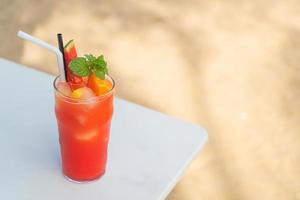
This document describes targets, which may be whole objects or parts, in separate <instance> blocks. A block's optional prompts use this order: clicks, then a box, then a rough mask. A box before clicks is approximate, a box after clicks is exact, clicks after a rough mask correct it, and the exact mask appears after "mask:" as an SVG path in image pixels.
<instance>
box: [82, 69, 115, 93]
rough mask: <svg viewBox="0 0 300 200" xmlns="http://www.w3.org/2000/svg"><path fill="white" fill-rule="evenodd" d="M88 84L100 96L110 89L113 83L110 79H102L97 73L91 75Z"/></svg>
mask: <svg viewBox="0 0 300 200" xmlns="http://www.w3.org/2000/svg"><path fill="white" fill-rule="evenodd" d="M87 86H88V87H89V88H91V89H92V90H93V91H94V93H95V94H96V95H97V96H99V95H103V94H105V93H107V92H108V91H110V90H111V88H112V83H111V82H110V81H109V80H106V79H104V80H102V79H100V78H98V77H97V76H96V75H95V74H92V75H91V76H90V77H89V80H88V84H87Z"/></svg>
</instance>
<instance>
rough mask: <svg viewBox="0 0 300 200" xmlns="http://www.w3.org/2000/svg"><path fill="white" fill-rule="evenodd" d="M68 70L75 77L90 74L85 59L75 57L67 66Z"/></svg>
mask: <svg viewBox="0 0 300 200" xmlns="http://www.w3.org/2000/svg"><path fill="white" fill-rule="evenodd" d="M69 68H70V69H71V71H72V72H73V73H74V74H75V75H77V76H89V75H90V74H91V70H90V69H89V67H88V65H87V62H86V59H85V58H83V57H77V58H76V59H74V60H72V61H71V62H70V64H69Z"/></svg>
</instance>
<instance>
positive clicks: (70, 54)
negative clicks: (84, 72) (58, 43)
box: [64, 40, 88, 90]
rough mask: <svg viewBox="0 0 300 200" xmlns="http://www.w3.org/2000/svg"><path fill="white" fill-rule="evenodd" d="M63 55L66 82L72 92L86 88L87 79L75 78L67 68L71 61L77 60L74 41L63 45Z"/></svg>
mask: <svg viewBox="0 0 300 200" xmlns="http://www.w3.org/2000/svg"><path fill="white" fill-rule="evenodd" d="M64 55H65V61H66V66H67V72H66V73H67V80H68V83H69V85H70V87H71V88H72V90H76V89H77V88H80V87H84V86H86V84H87V81H88V78H87V77H80V76H76V75H75V74H73V73H72V71H71V70H70V68H69V63H70V62H71V60H73V59H75V58H77V52H76V48H75V43H74V40H70V41H69V42H68V43H67V44H66V45H65V47H64Z"/></svg>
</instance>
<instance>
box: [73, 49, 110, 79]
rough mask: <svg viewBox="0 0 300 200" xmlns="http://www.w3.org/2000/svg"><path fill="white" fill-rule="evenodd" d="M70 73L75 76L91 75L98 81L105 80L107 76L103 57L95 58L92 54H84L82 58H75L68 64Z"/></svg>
mask: <svg viewBox="0 0 300 200" xmlns="http://www.w3.org/2000/svg"><path fill="white" fill-rule="evenodd" d="M69 68H70V69H71V71H72V72H73V73H74V74H75V75H77V76H89V75H90V74H91V73H95V75H96V76H97V77H98V78H100V79H102V80H103V79H105V74H108V69H107V63H106V62H105V60H104V56H103V55H101V56H98V57H95V56H93V55H92V54H86V55H84V57H77V58H75V59H74V60H72V61H71V62H70V64H69Z"/></svg>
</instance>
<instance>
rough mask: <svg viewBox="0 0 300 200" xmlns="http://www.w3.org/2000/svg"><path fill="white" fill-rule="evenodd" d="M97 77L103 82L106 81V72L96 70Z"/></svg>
mask: <svg viewBox="0 0 300 200" xmlns="http://www.w3.org/2000/svg"><path fill="white" fill-rule="evenodd" d="M95 75H96V76H97V77H98V78H101V79H102V80H103V79H105V72H104V71H103V70H96V71H95Z"/></svg>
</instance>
